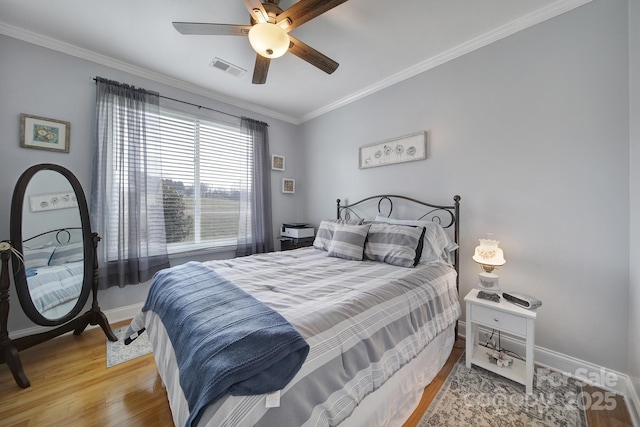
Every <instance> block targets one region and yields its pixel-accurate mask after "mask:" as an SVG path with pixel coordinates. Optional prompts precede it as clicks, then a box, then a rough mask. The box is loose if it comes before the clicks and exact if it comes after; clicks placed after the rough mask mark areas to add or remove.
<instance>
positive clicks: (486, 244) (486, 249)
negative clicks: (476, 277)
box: [473, 239, 507, 267]
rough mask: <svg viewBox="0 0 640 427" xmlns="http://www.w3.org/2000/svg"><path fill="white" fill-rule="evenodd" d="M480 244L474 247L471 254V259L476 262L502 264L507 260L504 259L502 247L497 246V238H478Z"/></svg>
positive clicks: (495, 265) (491, 264)
mask: <svg viewBox="0 0 640 427" xmlns="http://www.w3.org/2000/svg"><path fill="white" fill-rule="evenodd" d="M479 240H480V246H477V247H476V251H475V253H474V254H473V260H474V261H475V262H477V263H478V264H482V265H490V266H494V267H497V266H500V265H504V264H505V263H506V262H507V261H505V259H504V253H503V252H502V249H500V248H499V247H498V244H499V243H500V242H499V241H498V240H489V239H479Z"/></svg>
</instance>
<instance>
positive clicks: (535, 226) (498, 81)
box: [303, 0, 629, 372]
mask: <svg viewBox="0 0 640 427" xmlns="http://www.w3.org/2000/svg"><path fill="white" fill-rule="evenodd" d="M627 21H628V18H627V2H626V1H624V0H614V1H610V0H606V1H595V2H593V3H589V4H587V5H585V6H581V7H579V8H577V9H575V10H573V11H571V12H568V13H565V14H563V15H560V16H558V17H556V18H553V19H551V20H549V21H547V22H544V23H542V24H539V25H536V26H534V27H532V28H530V29H527V30H525V31H522V32H520V33H517V34H515V35H513V36H510V37H508V38H506V39H503V40H501V41H499V42H497V43H494V44H491V45H489V46H486V47H484V48H482V49H479V50H477V51H475V52H473V53H470V54H467V55H465V56H462V57H460V58H458V59H456V60H454V61H451V62H449V63H446V64H444V65H441V66H439V67H437V68H434V69H432V70H430V71H427V72H425V73H423V74H420V75H418V76H416V77H413V78H411V79H409V80H406V81H404V82H402V83H399V84H396V85H394V86H392V87H389V88H387V89H385V90H383V91H380V92H378V93H375V94H373V95H370V96H368V97H366V98H364V99H362V100H360V101H357V102H355V103H352V104H350V105H348V106H345V107H343V108H341V109H340V110H337V111H333V112H331V113H329V114H326V115H324V116H322V117H319V118H317V119H314V120H312V121H310V122H307V123H305V124H304V125H303V129H304V141H305V144H306V146H307V149H306V152H305V156H306V157H305V170H306V171H307V174H306V175H305V178H304V179H305V184H306V186H307V188H308V191H307V192H306V193H305V197H306V198H307V200H306V203H305V206H306V207H307V217H308V219H309V220H311V221H314V222H315V223H318V222H319V221H320V220H321V219H323V218H327V217H333V216H334V209H335V208H334V205H335V199H336V198H348V200H349V201H352V202H353V201H356V200H357V199H359V198H361V197H363V196H366V195H372V194H375V193H386V192H391V193H403V194H408V195H410V196H414V197H416V198H420V199H429V200H431V201H433V202H436V203H441V204H445V203H450V202H451V198H452V196H453V195H454V194H460V195H461V196H462V205H461V206H462V207H461V209H462V214H461V217H462V224H461V235H462V247H461V250H460V254H461V259H462V263H461V280H460V290H461V294H462V295H465V294H466V293H467V292H468V291H469V290H470V289H471V288H472V287H473V286H474V285H475V283H476V281H477V274H478V272H479V267H478V266H477V265H476V264H475V263H474V262H473V261H472V260H471V256H472V254H473V248H474V247H475V246H476V245H477V239H478V238H480V237H485V235H486V233H493V234H494V238H497V239H498V240H500V241H501V247H502V248H503V249H504V253H505V258H506V259H507V263H506V265H505V266H504V267H502V268H501V269H499V270H498V274H499V276H500V283H501V285H502V287H503V289H508V290H512V291H520V292H524V293H528V294H532V295H534V296H537V297H539V298H540V299H542V301H543V306H542V308H541V309H540V310H539V311H538V321H537V324H536V331H537V333H536V344H537V345H540V346H542V347H545V348H547V349H550V350H552V351H556V352H559V353H562V354H565V355H569V356H574V357H576V358H579V359H582V360H586V361H589V362H592V363H594V364H597V365H601V366H606V367H608V368H611V369H616V370H619V371H622V372H625V371H626V369H627V338H628V327H629V325H628V309H629V308H628V306H627V303H626V301H627V298H628V295H629V259H628V254H629V226H628V224H629V202H628V194H629V162H628V156H629V131H628V129H629V118H628V99H629V98H628V83H627V82H628V79H629V76H628V71H629V68H628V43H627V25H628V22H627ZM420 130H426V131H427V132H428V134H429V147H428V151H429V155H428V159H427V160H424V161H416V162H411V163H405V164H398V165H392V166H383V167H378V168H372V169H365V170H359V169H358V166H357V163H358V147H359V146H362V145H366V144H369V143H373V142H376V141H379V140H384V139H388V138H392V137H397V136H401V135H405V134H409V133H412V132H416V131H420Z"/></svg>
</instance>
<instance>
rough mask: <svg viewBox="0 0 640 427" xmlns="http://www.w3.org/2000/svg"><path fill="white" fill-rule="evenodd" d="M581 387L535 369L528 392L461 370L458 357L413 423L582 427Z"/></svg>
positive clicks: (477, 372) (499, 379) (483, 372)
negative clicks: (530, 389) (434, 395)
mask: <svg viewBox="0 0 640 427" xmlns="http://www.w3.org/2000/svg"><path fill="white" fill-rule="evenodd" d="M583 397H584V396H583V394H582V384H581V383H580V382H578V381H575V380H574V379H571V378H569V377H567V376H564V375H562V374H560V373H557V372H554V371H550V370H548V369H545V368H541V367H537V366H536V369H535V376H534V379H533V393H532V394H531V395H527V394H526V393H525V390H524V386H523V385H521V384H518V383H516V382H514V381H511V380H508V379H506V378H504V377H501V376H499V375H497V374H494V373H493V372H489V371H487V370H485V369H482V368H479V367H477V366H473V367H472V368H471V369H468V368H467V367H466V366H465V356H464V353H463V355H462V356H461V357H460V359H459V360H458V361H457V362H456V364H455V365H454V367H453V369H452V370H451V373H450V374H449V376H448V377H447V379H446V380H445V382H444V384H443V385H442V387H441V388H440V391H439V392H438V394H437V395H436V397H435V398H434V399H433V401H432V402H431V405H430V406H429V408H428V409H427V411H426V412H425V414H424V415H423V417H422V419H421V420H420V422H419V423H418V426H419V427H427V426H455V427H467V426H474V427H478V426H492V427H493V426H505V427H524V426H527V427H529V426H567V427H569V426H576V427H582V426H587V416H586V413H585V410H584V405H583V404H582V400H581V399H582V398H583Z"/></svg>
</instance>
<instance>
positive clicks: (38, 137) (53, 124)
mask: <svg viewBox="0 0 640 427" xmlns="http://www.w3.org/2000/svg"><path fill="white" fill-rule="evenodd" d="M70 133H71V123H69V122H65V121H62V120H55V119H48V118H46V117H38V116H30V115H28V114H20V146H21V147H25V148H37V149H39V150H49V151H59V152H61V153H68V152H69V141H70Z"/></svg>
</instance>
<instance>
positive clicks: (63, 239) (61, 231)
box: [22, 227, 82, 245]
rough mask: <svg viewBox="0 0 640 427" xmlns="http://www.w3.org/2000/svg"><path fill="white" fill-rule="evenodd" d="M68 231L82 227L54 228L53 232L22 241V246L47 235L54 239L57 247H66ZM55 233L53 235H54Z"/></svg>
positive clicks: (68, 237) (69, 234)
mask: <svg viewBox="0 0 640 427" xmlns="http://www.w3.org/2000/svg"><path fill="white" fill-rule="evenodd" d="M69 230H82V227H65V228H56V229H54V230H49V231H45V232H44V233H40V234H36V235H35V236H31V237H29V238H28V239H24V240H23V241H22V243H23V244H25V243H26V242H29V241H31V240H34V239H37V238H38V237H42V236H46V235H47V234H51V235H52V236H53V237H55V239H56V242H57V243H58V244H59V245H66V244H67V243H69V242H70V241H71V231H69ZM54 233H55V234H54Z"/></svg>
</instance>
